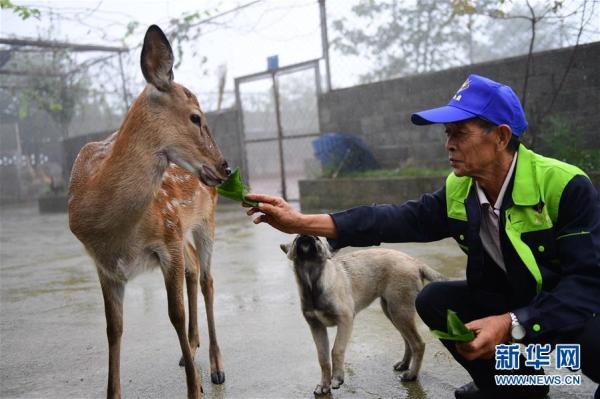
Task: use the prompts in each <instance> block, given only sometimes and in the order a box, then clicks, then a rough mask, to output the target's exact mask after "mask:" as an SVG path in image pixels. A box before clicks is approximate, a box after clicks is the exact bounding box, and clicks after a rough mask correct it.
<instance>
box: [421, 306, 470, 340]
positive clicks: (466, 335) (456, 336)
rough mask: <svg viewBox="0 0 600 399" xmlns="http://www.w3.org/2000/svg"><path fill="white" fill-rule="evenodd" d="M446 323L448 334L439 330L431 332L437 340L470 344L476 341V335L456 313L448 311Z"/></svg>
mask: <svg viewBox="0 0 600 399" xmlns="http://www.w3.org/2000/svg"><path fill="white" fill-rule="evenodd" d="M446 321H447V324H448V332H444V331H439V330H432V331H431V333H432V334H433V335H434V336H435V337H436V338H439V339H447V340H450V341H459V342H469V341H472V340H474V339H475V333H474V332H473V331H471V330H469V329H468V328H467V327H466V326H465V325H464V323H463V322H462V321H461V320H460V318H459V317H458V315H457V314H456V313H455V312H454V311H452V310H450V309H448V312H447V316H446Z"/></svg>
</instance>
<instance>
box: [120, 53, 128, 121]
mask: <svg viewBox="0 0 600 399" xmlns="http://www.w3.org/2000/svg"><path fill="white" fill-rule="evenodd" d="M121 54H122V53H119V69H120V70H121V85H122V87H123V101H124V103H125V114H127V111H129V95H128V94H127V87H125V70H124V69H123V57H122V56H121Z"/></svg>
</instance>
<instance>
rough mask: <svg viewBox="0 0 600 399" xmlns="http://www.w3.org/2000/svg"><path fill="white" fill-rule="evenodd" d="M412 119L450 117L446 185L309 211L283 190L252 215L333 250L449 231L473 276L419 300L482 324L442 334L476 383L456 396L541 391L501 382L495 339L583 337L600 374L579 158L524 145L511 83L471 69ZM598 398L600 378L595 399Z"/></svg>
mask: <svg viewBox="0 0 600 399" xmlns="http://www.w3.org/2000/svg"><path fill="white" fill-rule="evenodd" d="M411 119H412V122H413V123H415V124H417V125H426V124H433V123H440V124H444V126H445V131H446V135H447V141H446V149H447V151H448V159H449V161H450V165H451V166H452V169H453V172H452V173H451V174H450V175H449V176H448V178H447V180H446V183H445V185H444V186H443V187H442V188H440V189H439V190H438V191H436V192H434V193H433V194H425V195H423V197H422V198H421V199H420V200H419V201H409V202H407V203H405V204H403V205H371V206H360V207H356V208H352V209H349V210H347V211H344V212H339V213H334V214H331V215H327V214H321V215H304V214H301V213H299V212H297V211H296V210H294V209H293V208H292V207H291V206H290V205H288V204H287V203H286V202H284V201H283V200H281V199H280V198H276V197H271V196H266V195H260V194H252V195H249V196H248V197H247V198H248V199H251V200H255V201H260V204H259V206H258V207H255V208H252V209H250V210H249V211H248V214H249V215H252V214H254V213H257V212H260V213H261V215H260V216H258V217H257V218H256V219H255V220H254V223H263V222H265V223H268V224H270V225H271V226H273V227H275V228H277V229H279V230H281V231H283V232H286V233H302V234H314V235H321V236H325V237H327V238H328V239H329V242H330V244H331V245H332V247H333V248H341V247H344V246H348V245H352V246H368V245H378V244H380V243H381V242H430V241H436V240H440V239H443V238H446V237H452V238H454V239H455V240H456V241H457V242H458V244H459V245H460V247H461V248H462V249H463V250H464V251H465V253H466V254H467V255H468V261H467V271H466V275H467V279H466V281H450V282H437V283H432V284H429V285H428V286H426V287H425V288H424V289H423V291H422V292H421V293H420V295H419V296H418V298H417V303H416V305H417V311H418V313H419V315H420V316H421V318H422V319H423V321H424V322H425V323H426V324H427V325H428V326H429V327H430V328H431V329H438V330H446V311H447V309H452V310H454V311H456V312H457V313H458V315H459V317H460V318H461V319H462V320H463V321H466V322H468V323H467V324H466V325H467V327H468V328H469V329H471V330H473V331H474V332H475V335H476V337H475V339H474V340H473V341H471V342H469V343H461V344H456V343H454V342H451V341H447V340H442V343H443V344H444V346H445V347H446V348H447V349H448V350H449V351H450V353H451V354H452V355H453V356H454V358H455V359H456V360H457V361H458V362H459V363H460V364H461V365H462V366H463V367H464V368H465V369H466V370H467V371H468V372H469V374H470V375H471V376H472V378H473V382H471V383H469V384H466V385H465V386H463V387H461V388H459V389H457V390H456V391H455V396H456V397H457V398H459V399H460V398H494V397H511V398H535V397H543V396H545V395H546V393H548V390H549V388H548V386H544V385H543V386H525V385H523V386H500V385H496V382H495V379H494V375H497V374H502V373H504V374H507V373H512V374H518V375H524V374H542V373H543V369H542V370H536V369H535V368H531V367H525V365H524V361H523V360H524V359H523V358H521V359H520V362H519V363H520V364H519V366H520V368H519V369H518V370H512V371H505V370H496V367H495V366H496V363H495V360H494V355H495V349H496V345H499V344H503V343H509V342H523V343H526V344H529V343H540V344H546V343H549V344H551V345H553V346H554V345H555V344H563V343H564V344H566V343H576V344H580V346H581V350H580V353H581V368H582V372H583V373H584V374H585V375H587V376H588V377H589V378H591V379H592V380H593V381H595V382H597V383H598V382H600V339H598V338H597V335H599V334H600V317H598V316H597V315H598V313H600V200H599V198H598V192H597V191H596V189H595V188H594V187H593V185H592V184H591V182H590V180H589V178H588V177H587V176H586V175H585V173H584V172H582V171H581V170H580V169H578V168H577V167H575V166H572V165H568V164H565V163H563V162H559V161H557V160H554V159H550V158H545V157H542V156H540V155H538V154H536V153H534V152H533V151H530V150H529V149H527V148H525V146H523V145H522V144H520V142H519V139H520V137H521V136H522V135H523V133H524V132H525V130H526V128H527V121H526V119H525V114H524V112H523V109H522V107H521V104H520V102H519V100H518V98H517V96H516V95H515V93H514V92H513V90H512V89H511V88H510V87H508V86H505V85H502V84H499V83H497V82H494V81H492V80H490V79H487V78H484V77H481V76H477V75H470V76H469V77H468V79H467V80H466V81H465V83H464V84H463V85H462V86H461V88H460V89H459V90H458V92H457V93H456V94H455V95H454V96H453V98H452V99H451V100H450V102H449V103H448V105H446V106H443V107H440V108H435V109H431V110H427V111H422V112H418V113H415V114H413V115H412V118H411ZM599 396H600V388H598V390H597V391H596V396H595V397H596V398H598V397H599Z"/></svg>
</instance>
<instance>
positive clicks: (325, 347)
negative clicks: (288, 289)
mask: <svg viewBox="0 0 600 399" xmlns="http://www.w3.org/2000/svg"><path fill="white" fill-rule="evenodd" d="M281 249H282V250H283V252H285V253H286V254H287V255H288V258H289V259H291V260H292V261H293V263H294V272H295V275H296V281H297V283H298V288H299V291H300V300H301V303H302V313H303V314H304V318H305V319H306V321H307V322H308V325H309V326H310V331H311V333H312V336H313V339H314V341H315V345H316V346H317V353H318V357H319V364H320V365H321V382H320V383H319V385H317V387H316V389H315V393H316V394H323V393H327V392H329V391H330V388H333V389H336V388H339V387H340V385H342V384H343V383H344V353H345V351H346V345H347V343H348V340H349V339H350V334H351V332H352V323H353V321H354V316H355V315H356V314H357V313H358V312H360V311H361V310H363V309H364V308H366V307H367V306H369V305H370V304H371V303H372V302H373V301H374V300H375V299H377V298H380V300H381V307H382V308H383V312H384V313H385V315H386V316H387V317H388V319H390V321H391V322H392V324H393V325H394V326H395V327H396V328H397V329H398V331H400V334H401V335H402V338H404V344H405V345H404V346H405V350H404V356H403V358H402V360H401V361H399V362H398V363H396V364H395V365H394V369H395V370H398V371H402V372H403V373H402V380H403V381H411V380H414V379H416V378H417V374H418V373H419V369H420V367H421V362H422V360H423V353H424V352H425V343H424V342H423V340H422V339H421V337H420V335H419V333H418V331H417V328H416V325H415V314H416V311H415V298H416V296H417V294H418V293H419V291H420V290H421V289H422V287H423V280H424V279H426V280H429V281H441V280H446V278H445V277H444V276H442V275H441V274H439V273H438V272H436V271H435V270H433V269H431V268H430V267H428V266H427V265H425V264H424V263H422V262H420V261H418V260H416V259H414V258H411V257H410V256H408V255H406V254H404V253H402V252H399V251H394V250H391V249H381V248H379V249H366V250H361V251H356V252H352V253H350V254H348V255H339V256H335V257H333V256H332V254H331V251H330V249H329V245H328V244H327V243H326V242H325V241H323V240H322V239H320V238H318V237H314V236H307V235H299V236H297V237H296V238H295V239H294V241H292V242H291V243H290V244H282V245H281ZM332 326H337V334H336V337H335V342H334V345H333V349H332V351H331V357H332V358H333V370H332V368H331V363H330V360H329V340H328V336H327V327H332Z"/></svg>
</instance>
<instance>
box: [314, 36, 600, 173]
mask: <svg viewBox="0 0 600 399" xmlns="http://www.w3.org/2000/svg"><path fill="white" fill-rule="evenodd" d="M572 51H573V48H565V49H560V50H551V51H545V52H540V53H536V54H534V58H533V68H532V74H531V76H530V80H529V89H528V100H527V106H526V112H527V113H528V115H530V117H529V120H530V122H531V119H532V118H531V115H533V110H540V109H546V108H547V107H548V105H549V101H550V97H551V94H552V92H553V91H554V90H555V88H556V87H557V86H558V84H559V82H560V80H561V78H562V75H563V73H564V71H565V69H566V66H567V64H568V61H569V59H570V57H571V54H572ZM575 54H576V56H575V62H574V64H573V65H572V68H571V69H570V71H569V74H568V75H567V79H566V81H565V83H564V86H563V88H562V90H561V92H560V95H559V97H558V99H557V101H556V103H555V105H554V107H553V112H552V114H553V115H560V116H561V117H564V118H566V119H567V120H568V121H570V122H571V124H572V126H573V127H574V128H578V129H580V130H581V131H582V133H583V134H584V136H585V140H586V142H587V144H589V145H591V146H594V147H596V148H600V140H598V136H597V128H598V126H600V42H596V43H591V44H586V45H583V46H580V47H579V48H578V49H577V51H576V53H575ZM525 61H526V56H521V57H514V58H507V59H503V60H498V61H492V62H486V63H481V64H475V65H469V66H465V67H460V68H453V69H449V70H445V71H440V72H435V73H428V74H423V75H418V76H409V77H405V78H400V79H394V80H389V81H384V82H377V83H373V84H367V85H361V86H355V87H351V88H347V89H342V90H334V91H332V92H329V93H326V94H324V95H323V96H321V97H320V104H319V120H320V127H321V131H322V132H331V131H340V132H347V133H356V134H359V135H360V136H361V137H363V138H364V139H365V141H366V142H367V143H368V145H369V146H370V147H371V149H372V150H373V152H374V153H375V156H376V157H377V159H378V160H379V161H380V163H382V164H383V166H384V167H398V166H399V165H402V164H405V163H412V164H415V165H421V166H437V165H440V164H441V165H443V166H446V162H445V158H446V157H445V155H444V154H445V153H444V148H443V144H444V141H445V136H444V134H443V128H441V127H440V126H435V125H434V126H429V127H418V126H414V125H413V124H412V123H411V122H410V115H411V114H412V113H413V112H415V111H419V110H422V109H427V108H432V107H436V106H440V105H444V104H446V103H447V102H448V101H449V99H450V98H451V97H452V95H453V94H454V93H455V92H456V90H457V89H458V87H460V85H461V84H462V83H463V82H464V80H465V79H466V77H467V76H468V75H469V74H470V73H476V74H480V75H484V76H487V77H490V78H491V79H494V80H496V81H499V82H502V83H505V84H508V85H510V86H511V87H513V89H514V90H515V91H516V92H517V94H518V95H519V96H520V95H521V89H522V85H523V77H524V70H525ZM539 150H542V148H539Z"/></svg>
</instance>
